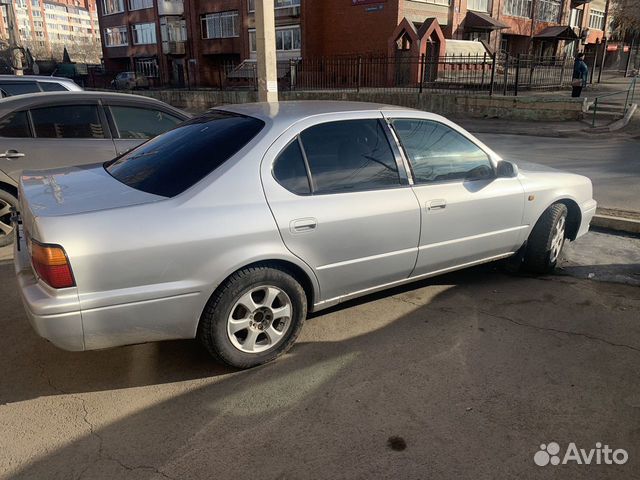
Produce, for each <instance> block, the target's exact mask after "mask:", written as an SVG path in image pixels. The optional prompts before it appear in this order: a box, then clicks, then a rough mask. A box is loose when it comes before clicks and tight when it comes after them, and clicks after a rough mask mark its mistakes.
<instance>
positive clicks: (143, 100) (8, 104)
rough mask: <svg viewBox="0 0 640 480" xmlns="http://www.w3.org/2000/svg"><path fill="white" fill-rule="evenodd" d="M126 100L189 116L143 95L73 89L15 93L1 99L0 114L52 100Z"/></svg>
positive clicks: (40, 104)
mask: <svg viewBox="0 0 640 480" xmlns="http://www.w3.org/2000/svg"><path fill="white" fill-rule="evenodd" d="M83 99H89V100H97V99H103V100H124V101H127V102H129V103H131V104H138V105H150V106H151V105H156V106H162V107H164V108H168V109H170V110H173V111H175V112H176V113H180V114H182V115H183V116H184V117H185V118H186V117H189V114H187V113H186V112H183V111H182V110H179V109H177V108H174V107H172V106H171V105H168V104H166V103H164V102H161V101H160V100H156V99H155V98H150V97H144V96H142V95H132V94H130V93H115V92H98V91H92V92H86V91H77V92H76V91H73V92H41V93H32V94H29V95H15V96H13V97H7V98H3V99H1V100H0V115H4V114H6V113H8V112H12V111H15V110H21V109H25V108H34V107H38V106H46V105H47V104H48V103H50V102H54V101H57V100H70V101H75V100H83Z"/></svg>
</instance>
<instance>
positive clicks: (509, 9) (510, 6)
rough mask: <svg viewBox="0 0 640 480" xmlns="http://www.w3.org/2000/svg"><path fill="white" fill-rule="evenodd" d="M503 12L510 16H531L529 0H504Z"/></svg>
mask: <svg viewBox="0 0 640 480" xmlns="http://www.w3.org/2000/svg"><path fill="white" fill-rule="evenodd" d="M503 13H504V14H505V15H510V16H512V17H525V18H531V0H506V1H505V2H504V10H503Z"/></svg>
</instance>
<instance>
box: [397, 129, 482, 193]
mask: <svg viewBox="0 0 640 480" xmlns="http://www.w3.org/2000/svg"><path fill="white" fill-rule="evenodd" d="M393 127H394V129H395V131H396V133H397V134H398V137H399V139H400V142H401V143H402V146H403V148H404V151H405V152H406V154H407V157H408V158H409V162H410V163H411V168H412V170H413V176H414V181H415V183H416V184H420V183H431V182H440V181H450V180H465V179H466V180H479V179H487V178H491V177H492V176H493V166H492V164H491V161H490V160H489V157H488V155H487V154H486V153H485V152H484V151H482V150H481V149H480V148H479V147H478V146H477V145H475V144H474V143H473V142H471V141H470V140H468V139H467V138H465V137H464V136H463V135H461V134H460V133H458V132H456V131H455V130H453V129H451V128H449V127H447V126H446V125H443V124H441V123H438V122H433V121H430V120H419V119H400V120H394V121H393Z"/></svg>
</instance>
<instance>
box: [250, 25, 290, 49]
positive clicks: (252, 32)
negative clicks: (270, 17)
mask: <svg viewBox="0 0 640 480" xmlns="http://www.w3.org/2000/svg"><path fill="white" fill-rule="evenodd" d="M288 30H289V31H291V32H292V33H291V47H292V48H290V49H287V50H285V49H284V48H279V47H280V46H279V45H278V33H279V32H281V38H282V46H283V47H284V37H283V33H282V32H285V31H288ZM293 31H297V32H298V34H297V37H298V38H297V40H298V48H293V46H294V43H295V34H294V33H293ZM256 46H257V44H256V29H255V28H250V29H249V52H251V53H256ZM301 49H302V31H301V30H300V25H287V26H284V27H276V52H299V51H300V50H301Z"/></svg>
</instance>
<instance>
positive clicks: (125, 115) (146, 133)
mask: <svg viewBox="0 0 640 480" xmlns="http://www.w3.org/2000/svg"><path fill="white" fill-rule="evenodd" d="M110 109H111V115H112V117H113V121H114V122H115V124H116V129H117V131H118V133H119V138H127V139H146V138H153V137H156V136H158V135H160V134H161V133H164V132H166V131H167V130H171V129H172V128H173V127H175V126H176V125H178V124H179V123H181V122H182V120H180V119H179V118H178V117H174V116H173V115H169V114H167V113H164V112H162V111H160V110H150V109H147V108H137V107H116V106H113V107H110Z"/></svg>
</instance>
